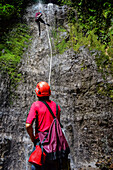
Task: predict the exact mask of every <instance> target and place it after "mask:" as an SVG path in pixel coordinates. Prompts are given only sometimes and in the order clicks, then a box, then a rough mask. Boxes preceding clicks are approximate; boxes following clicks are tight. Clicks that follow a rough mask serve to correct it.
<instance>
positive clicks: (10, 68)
mask: <svg viewBox="0 0 113 170" xmlns="http://www.w3.org/2000/svg"><path fill="white" fill-rule="evenodd" d="M30 38H31V36H30V33H29V29H28V27H27V26H26V25H25V24H17V25H16V26H15V28H13V29H12V30H11V31H10V32H9V33H8V34H5V35H4V37H3V40H2V44H0V49H1V53H0V71H1V73H2V74H8V75H9V79H10V89H9V90H10V92H11V93H12V92H13V91H14V89H15V88H16V86H17V85H18V82H19V81H20V80H21V73H19V72H18V69H19V66H18V64H19V63H20V60H21V58H22V55H23V52H24V48H26V49H27V47H28V45H29V43H30Z"/></svg>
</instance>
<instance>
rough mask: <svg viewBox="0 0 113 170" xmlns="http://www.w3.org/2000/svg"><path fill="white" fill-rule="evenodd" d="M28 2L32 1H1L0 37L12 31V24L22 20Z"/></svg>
mask: <svg viewBox="0 0 113 170" xmlns="http://www.w3.org/2000/svg"><path fill="white" fill-rule="evenodd" d="M28 2H30V0H11V1H9V0H0V37H2V35H3V34H4V32H8V31H9V29H11V27H12V23H15V22H17V21H19V20H20V19H22V15H23V12H24V9H25V7H26V5H27V3H28Z"/></svg>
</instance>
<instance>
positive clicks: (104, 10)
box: [59, 0, 113, 44]
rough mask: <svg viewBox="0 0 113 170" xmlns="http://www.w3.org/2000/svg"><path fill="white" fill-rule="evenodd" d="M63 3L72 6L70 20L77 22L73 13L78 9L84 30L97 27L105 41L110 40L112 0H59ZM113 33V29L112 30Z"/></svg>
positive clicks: (112, 14) (112, 23)
mask: <svg viewBox="0 0 113 170" xmlns="http://www.w3.org/2000/svg"><path fill="white" fill-rule="evenodd" d="M59 1H61V2H62V3H63V4H66V5H68V6H70V9H71V10H70V11H69V20H70V22H73V23H74V22H76V20H75V16H74V15H73V13H74V10H77V18H78V21H79V23H80V24H81V25H82V27H83V30H84V32H85V33H86V32H88V31H89V30H93V29H95V33H96V34H97V35H98V39H100V40H101V41H102V42H103V43H105V44H106V43H108V42H109V35H107V33H108V32H109V31H110V30H109V29H110V27H111V26H112V25H113V2H112V0H106V1H105V0H91V1H90V0H59ZM112 34H113V30H112Z"/></svg>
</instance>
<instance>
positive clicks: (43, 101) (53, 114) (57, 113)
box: [41, 101, 58, 119]
mask: <svg viewBox="0 0 113 170" xmlns="http://www.w3.org/2000/svg"><path fill="white" fill-rule="evenodd" d="M41 102H42V103H44V104H45V105H46V106H47V108H48V110H49V111H50V113H51V115H52V116H53V118H54V119H55V118H56V117H55V115H54V113H53V111H52V110H51V108H50V106H49V105H48V104H47V103H46V102H45V101H41ZM57 114H58V104H56V116H57Z"/></svg>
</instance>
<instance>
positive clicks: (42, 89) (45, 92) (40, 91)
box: [35, 81, 51, 97]
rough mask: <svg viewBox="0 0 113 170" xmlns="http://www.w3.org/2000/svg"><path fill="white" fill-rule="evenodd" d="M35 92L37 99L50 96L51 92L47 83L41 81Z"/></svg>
mask: <svg viewBox="0 0 113 170" xmlns="http://www.w3.org/2000/svg"><path fill="white" fill-rule="evenodd" d="M35 92H36V94H37V96H38V97H43V96H50V95H51V90H50V86H49V84H48V83H46V82H44V81H41V82H39V83H38V84H37V86H36V89H35Z"/></svg>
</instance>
